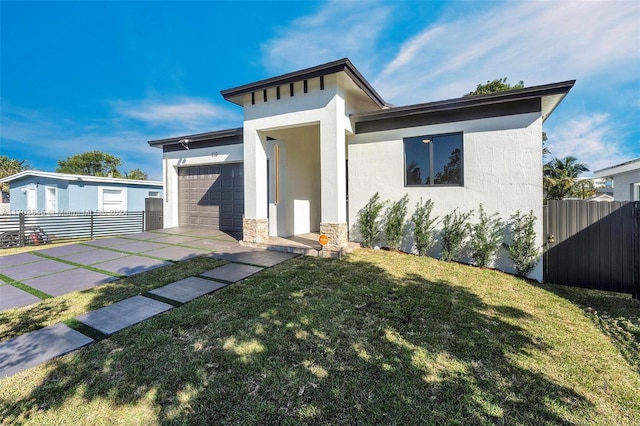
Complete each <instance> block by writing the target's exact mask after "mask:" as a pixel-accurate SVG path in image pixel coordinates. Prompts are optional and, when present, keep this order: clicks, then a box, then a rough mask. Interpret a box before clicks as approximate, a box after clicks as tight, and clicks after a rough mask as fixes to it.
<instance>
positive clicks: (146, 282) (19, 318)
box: [0, 257, 227, 341]
mask: <svg viewBox="0 0 640 426" xmlns="http://www.w3.org/2000/svg"><path fill="white" fill-rule="evenodd" d="M225 263H227V262H225V261H221V260H215V259H211V258H208V257H195V258H193V259H190V260H186V261H183V262H178V263H175V264H173V265H169V266H164V267H161V268H157V269H152V270H150V271H147V272H143V273H141V274H137V275H134V276H132V277H128V278H121V279H119V280H117V281H113V282H111V283H107V284H103V285H100V286H97V287H93V288H91V289H88V290H84V291H76V292H73V293H69V294H65V295H63V296H59V297H53V298H51V297H50V298H48V299H44V300H42V301H41V302H39V303H36V304H33V305H30V306H26V307H24V308H19V309H9V310H7V311H3V312H0V341H3V340H7V339H10V338H12V337H15V336H18V335H21V334H24V333H27V332H29V331H33V330H37V329H39V328H42V327H46V326H48V325H52V324H56V323H59V322H63V321H67V320H71V319H72V318H74V317H76V316H78V315H81V314H83V313H86V312H89V311H95V310H96V309H99V308H102V307H103V306H107V305H110V304H112V303H115V302H118V301H120V300H123V299H126V298H128V297H131V296H135V295H138V294H142V293H145V292H148V291H149V290H153V289H154V288H158V287H161V286H163V285H166V284H170V283H172V282H175V281H178V280H181V279H183V278H187V277H191V276H194V275H197V274H199V273H201V272H204V271H208V270H210V269H213V268H216V267H218V266H221V265H223V264H225ZM11 283H12V284H13V285H16V283H15V282H13V281H11ZM29 289H30V287H29V288H27V290H29ZM32 293H33V291H32Z"/></svg>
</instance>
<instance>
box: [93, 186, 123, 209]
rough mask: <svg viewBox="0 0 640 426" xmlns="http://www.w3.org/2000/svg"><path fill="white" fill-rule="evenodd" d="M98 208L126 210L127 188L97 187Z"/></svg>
mask: <svg viewBox="0 0 640 426" xmlns="http://www.w3.org/2000/svg"><path fill="white" fill-rule="evenodd" d="M98 210H102V211H126V210H127V188H105V187H100V188H98Z"/></svg>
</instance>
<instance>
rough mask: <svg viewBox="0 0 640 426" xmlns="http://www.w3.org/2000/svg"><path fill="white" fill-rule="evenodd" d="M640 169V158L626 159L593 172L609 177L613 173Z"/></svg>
mask: <svg viewBox="0 0 640 426" xmlns="http://www.w3.org/2000/svg"><path fill="white" fill-rule="evenodd" d="M636 170H640V158H636V159H634V160H629V161H625V162H624V163H620V164H616V165H615V166H609V167H605V168H604V169H600V170H596V171H594V172H593V174H594V175H595V176H596V177H609V176H612V175H619V174H620V173H627V172H633V171H636Z"/></svg>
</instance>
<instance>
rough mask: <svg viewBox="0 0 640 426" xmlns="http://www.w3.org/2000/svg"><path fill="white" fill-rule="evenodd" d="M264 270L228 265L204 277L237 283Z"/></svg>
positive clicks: (212, 270)
mask: <svg viewBox="0 0 640 426" xmlns="http://www.w3.org/2000/svg"><path fill="white" fill-rule="evenodd" d="M263 269H264V268H260V267H258V266H251V265H241V264H239V263H228V264H226V265H223V266H220V267H219V268H215V269H211V270H210V271H207V272H203V273H202V274H200V275H202V276H203V277H208V278H213V279H216V280H223V281H229V282H232V283H235V282H237V281H240V280H243V279H245V278H247V277H250V276H251V275H253V274H255V273H258V272H260V271H262V270H263Z"/></svg>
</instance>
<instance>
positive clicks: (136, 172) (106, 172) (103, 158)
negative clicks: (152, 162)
mask: <svg viewBox="0 0 640 426" xmlns="http://www.w3.org/2000/svg"><path fill="white" fill-rule="evenodd" d="M121 165H122V160H121V159H120V158H118V157H116V156H115V155H112V154H108V153H106V152H102V151H87V152H84V153H82V154H76V155H72V156H70V157H67V158H66V159H65V160H58V167H56V172H58V173H71V174H75V175H87V176H100V177H114V178H124V179H136V180H145V179H147V174H146V173H145V172H143V171H142V170H140V169H138V168H136V169H133V170H131V171H129V172H128V173H127V172H120V170H118V167H120V166H121Z"/></svg>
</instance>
